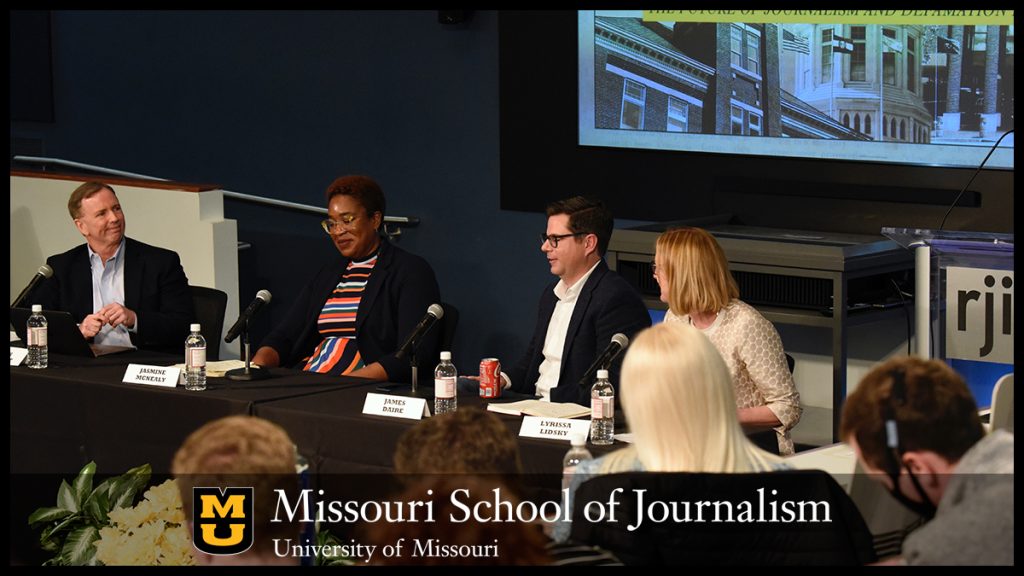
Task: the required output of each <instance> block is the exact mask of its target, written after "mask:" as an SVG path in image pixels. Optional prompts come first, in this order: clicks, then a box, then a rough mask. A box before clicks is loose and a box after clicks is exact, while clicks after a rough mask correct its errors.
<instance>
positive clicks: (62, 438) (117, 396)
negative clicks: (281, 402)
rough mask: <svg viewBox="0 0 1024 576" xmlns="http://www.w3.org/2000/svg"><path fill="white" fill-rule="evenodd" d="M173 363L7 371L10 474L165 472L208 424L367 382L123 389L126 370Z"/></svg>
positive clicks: (168, 359) (283, 376) (286, 380)
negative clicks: (90, 468)
mask: <svg viewBox="0 0 1024 576" xmlns="http://www.w3.org/2000/svg"><path fill="white" fill-rule="evenodd" d="M178 361H179V358H178V357H177V356H163V355H155V354H152V353H143V352H132V353H128V354H118V355H116V356H107V357H102V358H96V359H84V360H83V359H80V358H69V357H60V356H58V357H55V358H51V361H50V367H49V368H47V369H45V370H32V369H29V368H25V367H13V368H11V372H10V375H11V384H10V386H11V389H10V395H11V404H10V406H11V468H10V470H11V473H19V474H24V473H59V474H68V475H72V474H74V473H76V472H78V470H79V469H80V468H81V467H82V466H84V465H85V464H87V463H88V462H89V461H90V460H93V461H95V462H96V463H97V465H98V467H99V471H100V472H109V473H117V474H120V473H123V472H124V471H126V470H128V469H129V468H132V467H135V466H138V465H140V464H146V463H148V464H150V465H152V467H153V471H154V472H155V473H161V472H169V471H170V463H171V458H172V457H173V456H174V452H175V451H176V450H177V449H178V447H179V446H180V445H181V442H182V441H183V440H184V439H185V437H187V436H188V434H190V433H191V432H192V431H193V430H195V429H196V428H198V427H200V426H202V425H203V424H205V423H206V422H209V421H211V420H215V419H217V418H220V417H223V416H228V415H231V414H253V413H254V408H253V407H254V406H255V405H257V404H259V403H261V402H269V401H272V400H278V399H284V398H293V397H301V396H303V395H309V394H317V393H320V392H325V391H329V390H336V389H342V388H346V387H353V386H354V387H362V386H366V385H368V384H370V383H372V381H371V380H366V379H362V378H348V377H328V376H322V375H319V374H309V373H304V372H298V371H294V370H285V369H272V370H271V371H270V372H271V374H272V375H274V376H275V377H274V378H270V379H268V380H262V381H254V382H236V381H232V380H227V379H224V378H208V379H207V389H206V390H204V391H202V392H189V391H186V390H184V389H183V388H180V387H179V388H164V387H160V386H146V385H140V384H124V383H122V382H121V379H122V378H123V376H124V372H125V367H126V365H127V364H128V363H136V364H152V365H157V366H169V365H172V364H174V363H176V362H178Z"/></svg>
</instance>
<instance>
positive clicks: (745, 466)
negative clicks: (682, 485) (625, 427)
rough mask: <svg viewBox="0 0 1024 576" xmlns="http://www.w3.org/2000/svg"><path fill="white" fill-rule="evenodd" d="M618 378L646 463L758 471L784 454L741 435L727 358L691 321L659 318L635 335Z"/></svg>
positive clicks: (662, 467) (653, 468)
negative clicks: (690, 324) (776, 454)
mask: <svg viewBox="0 0 1024 576" xmlns="http://www.w3.org/2000/svg"><path fill="white" fill-rule="evenodd" d="M621 386H622V408H623V410H624V411H625V413H626V418H627V420H628V421H629V425H630V428H631V429H632V431H633V434H634V440H635V446H636V451H637V455H638V456H639V459H640V462H641V464H642V465H643V467H644V470H646V471H649V472H758V471H764V470H769V469H771V468H772V466H773V464H775V463H778V462H781V458H779V457H777V456H774V455H772V454H769V453H768V452H765V451H763V450H761V449H760V448H758V447H756V446H754V445H753V444H752V443H751V442H750V441H749V440H748V439H747V437H746V436H745V435H744V433H743V429H742V428H741V427H740V423H739V419H738V417H737V415H736V400H735V398H734V397H733V391H732V379H731V377H730V375H729V370H728V368H727V367H726V365H725V361H723V360H722V357H721V356H720V355H719V353H718V350H717V349H716V348H715V346H714V345H713V344H712V343H711V341H710V340H708V339H707V337H706V336H704V335H703V334H702V333H701V332H700V331H699V330H697V329H696V328H694V327H692V326H689V325H686V324H681V323H661V324H658V325H656V326H654V327H652V328H648V329H647V330H644V331H643V332H641V333H640V334H639V335H637V337H636V338H635V339H634V340H633V344H632V345H631V346H630V348H629V351H628V352H627V353H626V358H625V360H623V363H622V384H621Z"/></svg>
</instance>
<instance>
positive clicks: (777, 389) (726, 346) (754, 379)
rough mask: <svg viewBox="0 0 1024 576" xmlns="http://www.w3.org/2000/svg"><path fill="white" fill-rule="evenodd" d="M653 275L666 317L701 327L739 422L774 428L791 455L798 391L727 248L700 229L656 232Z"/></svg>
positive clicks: (776, 340) (772, 328)
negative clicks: (728, 379)
mask: <svg viewBox="0 0 1024 576" xmlns="http://www.w3.org/2000/svg"><path fill="white" fill-rule="evenodd" d="M654 265H655V266H654V279H655V280H657V282H658V286H660V288H661V301H662V302H665V303H667V304H668V307H669V311H668V312H667V313H666V314H665V321H666V322H685V323H687V324H691V325H693V326H694V327H696V328H698V329H699V330H700V331H701V332H703V333H704V334H705V335H706V336H707V337H708V339H710V340H711V342H712V343H713V344H714V345H715V348H717V349H718V352H719V353H720V354H721V355H722V358H723V359H724V360H725V363H726V365H727V366H728V367H729V373H730V374H731V375H732V383H733V391H734V394H735V396H736V406H737V410H738V416H739V419H740V423H741V424H745V425H747V426H753V427H771V428H774V430H775V433H776V436H777V439H778V445H779V453H780V454H782V455H784V456H785V455H788V454H792V453H793V440H792V438H791V437H790V434H789V430H790V429H791V428H792V427H793V426H795V425H796V423H797V422H798V421H799V420H800V415H801V413H802V412H803V409H802V408H801V407H800V393H799V392H798V391H797V389H796V383H795V382H794V381H793V374H792V373H791V372H790V371H789V365H788V364H787V362H786V354H785V352H784V351H783V349H782V339H781V338H779V333H778V332H777V331H776V330H775V326H773V325H772V323H771V322H769V321H768V319H766V318H765V317H764V316H762V315H761V313H760V312H758V311H757V310H756V309H754V307H753V306H750V305H749V304H747V303H745V302H743V301H742V300H740V299H739V288H738V287H737V286H736V280H735V279H733V277H732V273H730V272H729V262H728V261H727V260H726V258H725V252H724V251H723V250H722V247H721V246H719V244H718V242H717V241H716V240H715V237H714V236H712V235H711V234H710V233H709V232H707V231H706V230H703V229H701V228H689V227H688V228H678V229H674V230H668V231H667V232H665V233H663V234H662V235H661V236H659V237H658V241H657V243H656V244H655V252H654Z"/></svg>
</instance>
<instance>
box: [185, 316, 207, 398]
mask: <svg viewBox="0 0 1024 576" xmlns="http://www.w3.org/2000/svg"><path fill="white" fill-rule="evenodd" d="M189 329H190V330H191V331H192V333H191V334H189V335H188V338H186V339H185V390H195V391H200V390H206V338H203V335H202V334H201V333H200V332H199V324H193V325H192V326H191V327H190V328H189Z"/></svg>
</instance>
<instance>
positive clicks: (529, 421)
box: [519, 416, 590, 442]
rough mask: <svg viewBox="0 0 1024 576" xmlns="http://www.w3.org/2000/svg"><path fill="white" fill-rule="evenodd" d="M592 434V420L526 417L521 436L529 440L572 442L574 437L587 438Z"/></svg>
mask: <svg viewBox="0 0 1024 576" xmlns="http://www.w3.org/2000/svg"><path fill="white" fill-rule="evenodd" d="M589 433H590V420H580V419H569V418H542V417H540V416H524V417H523V425H522V426H521V427H520V428H519V435H520V436H526V437H529V438H546V439H548V440H565V441H567V442H568V441H571V440H572V437H573V436H583V437H584V438H586V437H587V434H589Z"/></svg>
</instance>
